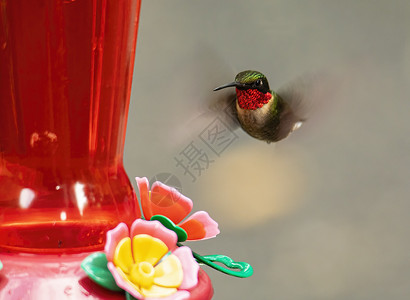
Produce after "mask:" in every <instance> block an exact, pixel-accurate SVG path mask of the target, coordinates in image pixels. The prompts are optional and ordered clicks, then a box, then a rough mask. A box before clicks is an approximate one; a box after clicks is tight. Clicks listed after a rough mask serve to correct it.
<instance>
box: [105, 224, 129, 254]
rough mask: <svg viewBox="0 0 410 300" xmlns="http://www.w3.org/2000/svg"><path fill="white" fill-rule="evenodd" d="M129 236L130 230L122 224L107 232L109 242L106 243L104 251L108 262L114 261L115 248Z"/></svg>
mask: <svg viewBox="0 0 410 300" xmlns="http://www.w3.org/2000/svg"><path fill="white" fill-rule="evenodd" d="M128 236H129V230H128V226H127V225H126V224H125V223H120V224H118V225H117V227H115V228H114V229H111V230H109V231H107V241H106V243H105V247H104V251H105V254H106V255H107V260H108V261H113V259H114V252H115V248H116V247H117V245H118V243H119V242H120V241H121V240H122V239H123V238H125V237H128Z"/></svg>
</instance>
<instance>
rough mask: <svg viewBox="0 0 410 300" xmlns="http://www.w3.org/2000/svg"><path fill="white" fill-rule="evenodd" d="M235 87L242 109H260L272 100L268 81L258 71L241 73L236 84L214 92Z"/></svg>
mask: <svg viewBox="0 0 410 300" xmlns="http://www.w3.org/2000/svg"><path fill="white" fill-rule="evenodd" d="M233 86H234V87H236V98H237V100H238V104H239V107H240V108H242V109H251V110H255V109H258V108H260V107H262V106H263V105H265V104H266V103H268V102H269V100H270V99H271V98H272V94H271V90H270V88H269V83H268V80H267V79H266V77H265V75H263V74H262V73H260V72H258V71H251V70H248V71H243V72H240V73H238V74H237V75H236V76H235V81H234V82H231V83H228V84H225V85H222V86H219V87H217V88H215V89H214V91H218V90H221V89H224V88H227V87H233Z"/></svg>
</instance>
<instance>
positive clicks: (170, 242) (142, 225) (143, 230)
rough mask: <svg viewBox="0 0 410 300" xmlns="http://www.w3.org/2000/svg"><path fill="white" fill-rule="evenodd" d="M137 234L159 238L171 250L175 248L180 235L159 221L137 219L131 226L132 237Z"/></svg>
mask: <svg viewBox="0 0 410 300" xmlns="http://www.w3.org/2000/svg"><path fill="white" fill-rule="evenodd" d="M137 234H148V235H150V236H152V237H155V238H158V239H160V240H161V241H163V242H164V243H165V245H167V247H168V249H169V250H173V249H175V248H176V247H177V246H176V243H177V240H178V237H177V234H176V233H175V232H173V231H172V230H169V229H168V228H165V227H164V226H163V225H162V224H161V223H160V222H159V221H146V220H142V219H136V220H135V221H134V223H132V226H131V237H134V236H136V235H137Z"/></svg>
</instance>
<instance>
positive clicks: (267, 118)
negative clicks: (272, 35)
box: [214, 70, 305, 143]
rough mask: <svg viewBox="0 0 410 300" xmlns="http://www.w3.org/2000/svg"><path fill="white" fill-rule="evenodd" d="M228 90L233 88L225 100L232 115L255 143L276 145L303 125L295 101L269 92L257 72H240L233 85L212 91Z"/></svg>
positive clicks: (262, 77)
mask: <svg viewBox="0 0 410 300" xmlns="http://www.w3.org/2000/svg"><path fill="white" fill-rule="evenodd" d="M228 87H235V88H236V97H235V98H234V99H228V100H227V102H228V105H229V108H230V111H231V112H232V115H233V116H234V117H235V118H236V119H237V121H238V122H239V125H240V126H241V127H242V129H243V130H245V132H247V133H248V134H249V135H250V136H252V137H254V138H256V139H259V140H262V141H266V142H267V143H271V142H278V141H280V140H282V139H284V138H286V137H287V136H288V135H289V134H290V133H292V132H293V131H295V130H296V129H298V128H299V127H301V125H302V123H303V122H304V121H305V120H304V118H302V117H301V116H298V114H297V102H298V101H291V100H292V99H288V100H289V101H286V99H284V98H282V97H281V96H280V95H279V94H278V93H276V92H274V91H272V90H271V89H270V87H269V83H268V80H267V79H266V76H265V75H263V74H262V73H260V72H258V71H252V70H247V71H243V72H240V73H238V74H237V75H236V77H235V80H234V81H233V82H231V83H228V84H224V85H221V86H219V87H217V88H215V89H214V91H218V90H221V89H225V88H228Z"/></svg>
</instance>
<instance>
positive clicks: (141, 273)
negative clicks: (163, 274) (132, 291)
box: [129, 261, 155, 288]
mask: <svg viewBox="0 0 410 300" xmlns="http://www.w3.org/2000/svg"><path fill="white" fill-rule="evenodd" d="M154 275H155V269H154V267H153V266H152V265H151V264H150V263H149V262H146V261H143V262H140V263H137V264H133V265H132V267H131V271H130V274H129V276H130V279H131V281H132V282H133V283H135V284H137V285H139V286H141V287H144V288H150V287H151V286H152V284H153V283H154Z"/></svg>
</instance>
